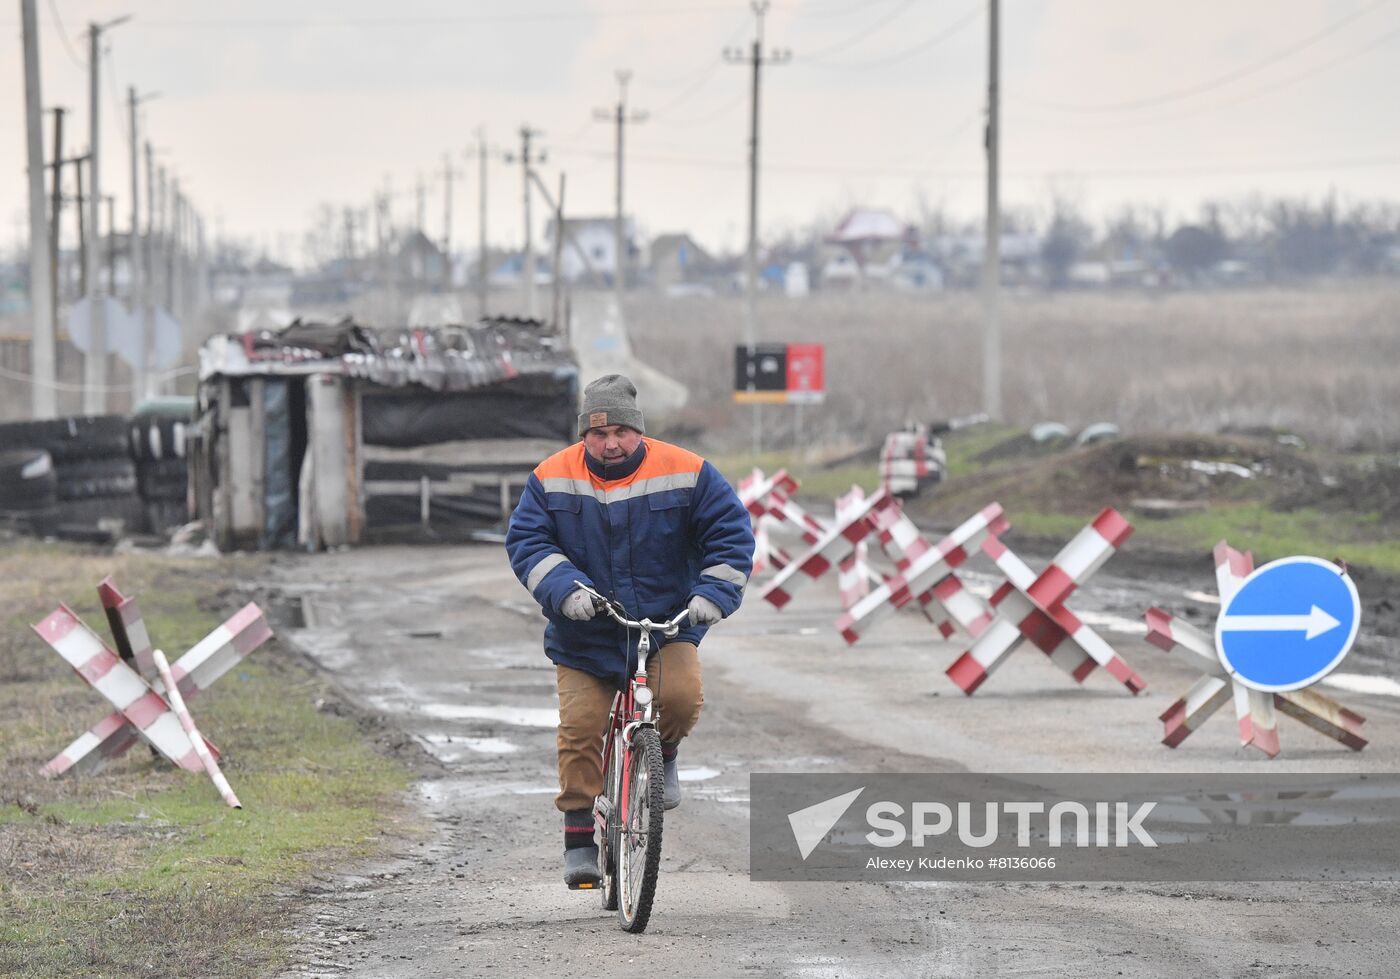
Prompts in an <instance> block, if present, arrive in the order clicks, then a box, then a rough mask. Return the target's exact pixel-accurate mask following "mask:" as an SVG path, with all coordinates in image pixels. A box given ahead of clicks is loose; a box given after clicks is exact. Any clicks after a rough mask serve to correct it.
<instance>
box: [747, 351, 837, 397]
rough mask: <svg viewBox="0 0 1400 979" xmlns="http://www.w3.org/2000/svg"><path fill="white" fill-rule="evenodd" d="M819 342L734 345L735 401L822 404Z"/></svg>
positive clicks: (823, 377)
mask: <svg viewBox="0 0 1400 979" xmlns="http://www.w3.org/2000/svg"><path fill="white" fill-rule="evenodd" d="M825 359H826V358H825V348H824V347H823V346H822V345H821V344H820V343H760V344H756V345H755V346H754V347H753V348H752V349H750V348H749V347H747V346H742V345H741V346H738V347H735V348H734V401H735V403H736V404H777V405H804V404H808V405H810V404H820V403H821V402H822V400H823V399H824V398H825V397H826V368H825Z"/></svg>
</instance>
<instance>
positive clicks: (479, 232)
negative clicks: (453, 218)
mask: <svg viewBox="0 0 1400 979" xmlns="http://www.w3.org/2000/svg"><path fill="white" fill-rule="evenodd" d="M476 159H477V185H478V186H477V190H478V193H477V209H478V211H479V214H478V217H477V226H476V254H477V259H476V307H477V310H476V311H477V316H479V317H480V318H481V319H485V318H486V316H487V310H486V305H487V303H486V297H487V293H488V292H489V291H490V282H489V281H488V276H489V274H490V272H489V267H488V264H487V255H486V130H484V129H482V128H481V127H480V126H478V127H477V130H476Z"/></svg>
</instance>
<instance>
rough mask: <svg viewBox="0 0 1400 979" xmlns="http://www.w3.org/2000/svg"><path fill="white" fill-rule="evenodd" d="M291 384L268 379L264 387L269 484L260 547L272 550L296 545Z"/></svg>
mask: <svg viewBox="0 0 1400 979" xmlns="http://www.w3.org/2000/svg"><path fill="white" fill-rule="evenodd" d="M291 385H292V381H290V380H287V379H283V378H272V377H269V378H268V379H267V380H266V382H265V383H264V384H263V428H264V432H265V438H266V442H265V446H266V455H265V456H264V460H265V466H266V470H265V472H266V474H265V479H266V483H265V486H264V489H263V511H264V513H265V514H266V516H265V518H264V522H263V539H262V541H261V542H260V543H259V545H258V546H259V547H260V548H261V549H263V550H270V549H274V548H279V547H286V548H290V547H295V546H296V542H297V492H296V482H295V476H294V474H295V472H296V470H297V469H299V468H300V464H301V460H300V458H299V456H300V453H296V455H297V456H298V458H297V459H296V461H295V463H294V462H293V454H294V451H295V450H294V446H293V435H292V403H291V402H292V398H291Z"/></svg>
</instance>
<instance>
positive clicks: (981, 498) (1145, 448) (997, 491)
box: [714, 425, 1400, 577]
mask: <svg viewBox="0 0 1400 979" xmlns="http://www.w3.org/2000/svg"><path fill="white" fill-rule="evenodd" d="M943 444H944V448H945V450H946V451H947V454H948V471H949V478H948V480H947V481H946V482H945V483H943V484H941V485H939V486H938V487H937V488H936V489H935V490H933V491H932V492H929V493H926V494H924V495H923V496H920V497H918V498H916V499H913V500H910V501H907V503H906V507H907V509H908V511H909V512H910V514H911V515H912V516H913V517H914V518H915V519H916V520H918V521H920V522H921V523H923V524H925V525H927V526H929V527H931V528H952V527H954V526H956V525H957V524H959V523H961V522H962V521H963V520H966V519H967V518H968V517H970V516H972V515H973V514H974V513H976V512H977V511H978V510H980V509H982V507H984V506H986V505H987V504H988V503H991V502H993V501H996V502H999V503H1001V504H1002V506H1003V507H1004V508H1005V510H1006V513H1007V515H1008V517H1009V518H1010V520H1011V524H1012V529H1013V532H1014V533H1015V534H1016V535H1017V536H1018V537H1020V538H1021V539H1031V540H1036V541H1043V542H1045V543H1047V544H1051V545H1056V546H1057V545H1059V544H1062V543H1064V542H1065V541H1067V540H1068V539H1069V538H1070V537H1072V536H1073V535H1074V534H1075V533H1076V532H1078V531H1079V530H1080V529H1081V528H1082V527H1083V526H1084V525H1085V524H1086V523H1087V522H1088V521H1089V520H1091V519H1093V517H1094V516H1095V515H1096V514H1097V513H1098V512H1099V511H1100V510H1101V509H1102V508H1103V507H1105V506H1113V507H1116V508H1117V509H1119V510H1120V511H1121V512H1123V513H1124V514H1125V515H1126V516H1127V517H1128V518H1129V520H1131V521H1132V523H1133V526H1134V528H1135V529H1134V534H1133V541H1132V546H1133V548H1134V549H1135V550H1141V551H1151V552H1155V553H1162V554H1171V555H1182V556H1198V557H1201V558H1202V559H1204V558H1205V557H1206V556H1207V555H1209V553H1210V550H1211V548H1213V547H1214V546H1215V544H1216V542H1218V541H1220V540H1222V539H1226V540H1229V541H1230V542H1231V543H1232V544H1233V545H1235V546H1236V547H1239V548H1241V549H1247V550H1252V551H1254V552H1255V553H1256V555H1257V557H1258V558H1259V559H1260V562H1261V563H1262V562H1263V561H1266V560H1272V559H1274V558H1277V557H1283V556H1286V555H1290V554H1312V555H1316V556H1318V557H1323V558H1341V559H1343V560H1345V561H1346V562H1347V563H1348V564H1351V565H1355V566H1357V567H1364V568H1370V569H1372V570H1375V571H1378V572H1381V573H1383V574H1386V575H1389V576H1396V577H1400V506H1398V505H1397V497H1400V490H1391V489H1389V488H1388V487H1387V486H1386V485H1385V484H1386V483H1388V482H1390V481H1391V480H1390V479H1389V474H1390V473H1391V469H1387V468H1385V467H1386V466H1391V467H1393V465H1394V464H1393V462H1387V461H1386V460H1378V459H1377V458H1375V457H1373V456H1371V455H1366V454H1360V453H1356V454H1347V455H1339V454H1335V453H1326V452H1316V451H1311V450H1304V449H1294V448H1289V447H1282V448H1281V447H1280V446H1279V445H1278V443H1276V442H1271V441H1269V440H1268V439H1258V438H1255V439H1249V438H1245V439H1233V440H1232V439H1226V438H1220V437H1214V436H1201V437H1173V438H1137V439H1123V440H1119V441H1115V442H1111V443H1107V444H1102V445H1097V446H1091V447H1087V448H1073V447H1068V448H1065V447H1062V448H1055V447H1053V446H1037V445H1035V444H1034V443H1032V442H1031V441H1030V440H1029V438H1028V437H1027V436H1026V434H1025V432H1024V431H1022V430H1020V429H1016V428H1013V427H1009V426H1004V425H976V426H972V427H970V428H967V429H963V430H960V431H958V432H953V433H951V434H948V435H945V436H943ZM714 461H715V464H716V465H717V466H719V467H720V469H721V471H722V472H724V473H725V475H726V476H727V477H729V478H730V479H732V480H737V479H739V478H740V477H742V476H744V475H746V474H747V473H748V472H749V470H750V469H751V468H752V467H753V466H755V465H757V466H758V467H759V468H761V469H763V470H764V471H765V472H769V473H771V472H774V471H776V470H777V469H779V468H786V469H787V470H788V472H790V473H792V474H793V475H794V476H796V477H797V478H798V480H799V481H800V482H801V484H802V485H801V488H800V490H799V491H798V497H799V499H800V500H803V501H807V502H808V503H809V504H810V503H813V502H816V501H821V502H822V503H826V502H827V501H829V500H831V499H832V498H833V497H834V496H835V495H836V494H837V493H842V492H845V490H847V489H848V488H849V487H850V485H851V483H852V482H855V483H858V484H860V485H861V486H863V487H864V488H865V489H866V490H867V491H871V490H873V489H874V488H875V487H877V486H878V485H879V476H878V472H877V468H876V467H875V466H874V465H846V466H840V467H837V468H833V469H826V468H824V467H823V466H822V465H821V464H820V463H818V462H813V461H809V460H808V457H807V456H805V455H803V454H799V453H782V452H774V453H767V454H765V455H763V456H760V457H757V458H755V457H753V456H751V455H750V456H745V455H735V456H728V457H724V456H721V457H718V458H716V459H715V460H714ZM1209 461H1215V462H1228V463H1229V464H1230V466H1232V467H1233V468H1235V469H1236V470H1240V469H1249V471H1250V472H1251V473H1256V474H1255V475H1251V476H1249V478H1242V477H1240V476H1238V475H1236V474H1235V473H1232V472H1231V471H1228V470H1222V471H1218V472H1215V473H1207V472H1203V471H1202V467H1201V466H1200V465H1199V463H1201V462H1209ZM1378 466H1379V468H1378ZM1205 468H1209V467H1205ZM1144 498H1152V499H1158V498H1169V499H1174V500H1182V501H1187V502H1190V503H1193V504H1195V505H1197V506H1198V507H1199V508H1197V509H1193V508H1190V507H1183V508H1182V509H1181V510H1179V511H1177V512H1173V514H1172V515H1171V516H1168V517H1163V516H1161V513H1160V511H1151V510H1148V509H1145V504H1144V506H1139V503H1141V502H1142V501H1143V500H1144ZM1148 502H1150V500H1149V501H1148Z"/></svg>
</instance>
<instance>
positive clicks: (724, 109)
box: [652, 91, 749, 129]
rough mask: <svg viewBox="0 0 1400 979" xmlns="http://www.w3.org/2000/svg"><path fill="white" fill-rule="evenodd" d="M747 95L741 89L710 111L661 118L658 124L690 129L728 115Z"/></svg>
mask: <svg viewBox="0 0 1400 979" xmlns="http://www.w3.org/2000/svg"><path fill="white" fill-rule="evenodd" d="M748 97H749V93H748V92H744V91H741V92H739V94H738V95H736V96H734V97H733V98H732V99H730V100H729V101H727V102H725V103H724V104H723V105H721V106H719V107H718V108H716V109H714V110H712V111H710V112H705V113H703V114H701V115H698V116H691V117H690V118H688V119H662V120H660V125H662V126H677V127H685V128H686V129H690V128H693V127H695V126H703V125H706V124H707V123H711V122H714V121H715V120H716V119H719V118H720V117H722V116H726V115H728V114H729V113H730V112H733V111H734V110H735V109H737V108H738V107H739V106H740V105H742V104H743V103H744V102H745V101H746V100H747V99H748ZM652 121H653V122H656V121H657V120H655V119H653V120H652Z"/></svg>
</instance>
